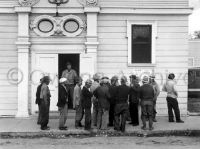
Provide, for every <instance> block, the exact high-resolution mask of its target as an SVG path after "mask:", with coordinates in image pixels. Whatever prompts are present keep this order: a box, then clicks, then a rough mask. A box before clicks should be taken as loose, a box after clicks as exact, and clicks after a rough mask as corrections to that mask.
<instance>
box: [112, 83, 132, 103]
mask: <svg viewBox="0 0 200 149" xmlns="http://www.w3.org/2000/svg"><path fill="white" fill-rule="evenodd" d="M129 94H130V87H128V86H127V85H120V86H118V87H117V97H116V100H115V103H116V104H120V103H127V102H128V96H129Z"/></svg>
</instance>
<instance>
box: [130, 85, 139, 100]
mask: <svg viewBox="0 0 200 149" xmlns="http://www.w3.org/2000/svg"><path fill="white" fill-rule="evenodd" d="M139 91H140V85H139V84H135V85H133V86H131V87H130V97H129V102H130V103H139Z"/></svg>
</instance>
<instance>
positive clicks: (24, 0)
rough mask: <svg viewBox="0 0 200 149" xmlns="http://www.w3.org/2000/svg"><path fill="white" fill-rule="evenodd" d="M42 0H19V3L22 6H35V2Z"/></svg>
mask: <svg viewBox="0 0 200 149" xmlns="http://www.w3.org/2000/svg"><path fill="white" fill-rule="evenodd" d="M39 1H40V0H19V4H20V5H21V6H24V7H26V6H29V7H30V6H34V5H35V4H37V3H38V2H39Z"/></svg>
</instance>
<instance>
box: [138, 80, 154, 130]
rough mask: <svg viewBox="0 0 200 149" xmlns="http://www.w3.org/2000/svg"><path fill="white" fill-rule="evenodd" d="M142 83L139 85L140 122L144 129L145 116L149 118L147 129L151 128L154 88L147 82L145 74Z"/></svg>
mask: <svg viewBox="0 0 200 149" xmlns="http://www.w3.org/2000/svg"><path fill="white" fill-rule="evenodd" d="M142 83H143V85H142V86H141V87H140V92H139V94H140V96H139V97H140V99H141V110H142V115H141V119H142V123H143V126H142V127H141V128H142V129H143V130H146V118H147V117H148V119H149V130H153V100H154V97H155V93H154V89H153V87H152V86H151V85H150V84H149V78H148V77H147V76H144V77H143V80H142Z"/></svg>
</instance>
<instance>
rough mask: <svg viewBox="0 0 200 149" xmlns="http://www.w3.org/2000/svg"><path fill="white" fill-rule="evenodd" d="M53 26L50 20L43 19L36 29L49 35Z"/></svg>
mask: <svg viewBox="0 0 200 149" xmlns="http://www.w3.org/2000/svg"><path fill="white" fill-rule="evenodd" d="M53 28H54V24H53V23H52V21H51V20H48V19H44V20H41V21H40V22H39V23H38V29H39V30H40V31H41V32H43V33H49V32H51V31H52V30H53Z"/></svg>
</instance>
